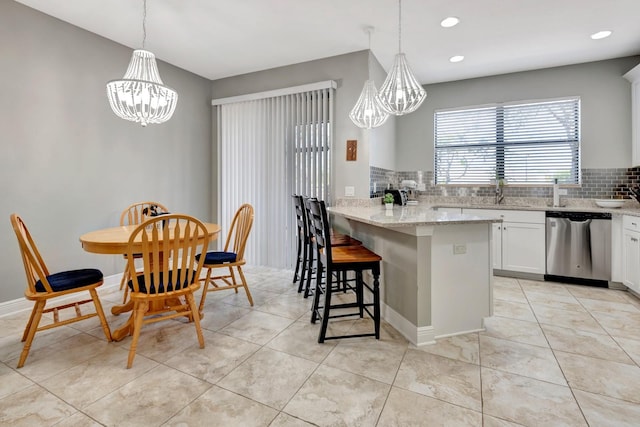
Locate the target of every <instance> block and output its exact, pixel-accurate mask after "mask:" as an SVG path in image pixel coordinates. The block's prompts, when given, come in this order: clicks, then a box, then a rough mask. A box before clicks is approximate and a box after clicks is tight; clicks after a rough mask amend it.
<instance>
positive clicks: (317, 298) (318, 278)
mask: <svg viewBox="0 0 640 427" xmlns="http://www.w3.org/2000/svg"><path fill="white" fill-rule="evenodd" d="M317 264H318V265H317V266H316V291H315V292H314V294H313V305H312V306H311V323H316V320H318V310H319V307H320V294H321V293H322V283H321V281H322V264H321V263H320V262H318V263H317ZM307 288H308V287H307ZM307 290H308V289H307ZM305 294H306V293H305ZM305 298H306V295H305Z"/></svg>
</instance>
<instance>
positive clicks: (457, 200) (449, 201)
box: [336, 196, 640, 217]
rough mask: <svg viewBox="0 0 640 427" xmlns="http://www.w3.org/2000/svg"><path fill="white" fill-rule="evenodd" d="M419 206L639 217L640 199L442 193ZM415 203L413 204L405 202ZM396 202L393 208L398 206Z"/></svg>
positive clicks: (342, 203) (349, 203) (356, 202)
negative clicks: (611, 202)
mask: <svg viewBox="0 0 640 427" xmlns="http://www.w3.org/2000/svg"><path fill="white" fill-rule="evenodd" d="M418 201H419V204H418V206H417V207H418V208H423V209H435V208H439V207H443V208H444V207H448V208H463V209H464V208H466V209H496V210H501V209H506V210H520V211H542V212H545V211H561V212H606V213H610V214H612V215H631V216H637V217H640V203H638V202H636V201H635V200H632V199H625V201H624V205H623V206H622V207H620V208H615V209H612V208H601V207H599V206H597V205H596V203H595V200H593V199H572V198H562V199H561V200H560V201H561V206H560V207H552V206H551V203H550V201H549V199H545V198H541V197H506V198H505V200H504V202H503V203H501V204H499V205H496V204H495V203H494V201H493V197H445V196H442V197H441V196H421V197H419V198H418ZM336 202H337V203H336V207H338V208H345V207H359V208H367V207H368V208H373V209H383V205H382V200H381V198H379V197H378V198H371V199H349V198H338V200H337V201H336ZM405 207H415V206H405ZM400 208H401V207H400V206H395V209H400Z"/></svg>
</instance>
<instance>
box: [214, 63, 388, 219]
mask: <svg viewBox="0 0 640 427" xmlns="http://www.w3.org/2000/svg"><path fill="white" fill-rule="evenodd" d="M367 60H368V51H360V52H355V53H350V54H346V55H339V56H334V57H331V58H324V59H318V60H315V61H309V62H304V63H300V64H294V65H290V66H286V67H278V68H273V69H270V70H264V71H258V72H255V73H250V74H243V75H240V76H234V77H228V78H224V79H220V80H215V81H213V82H212V84H211V96H212V98H214V99H218V98H226V97H230V96H237V95H245V94H251V93H257V92H263V91H268V90H274V89H281V88H286V87H291V86H298V85H304V84H307V83H314V82H319V81H325V80H335V81H336V82H337V85H338V89H337V91H336V102H335V126H334V138H335V139H334V144H333V157H332V160H333V163H332V165H331V166H332V168H333V174H332V191H333V195H334V197H341V196H343V195H344V187H345V186H347V185H349V186H354V187H355V191H356V192H355V194H356V197H359V198H368V197H369V137H370V135H369V134H368V132H370V131H366V130H365V131H363V130H361V129H359V128H358V127H357V126H355V125H354V124H353V123H352V122H351V120H350V119H349V111H351V108H353V106H354V105H355V103H356V101H357V100H358V97H359V96H360V92H361V90H362V86H363V84H364V82H365V80H366V78H367ZM373 63H374V64H373V67H374V68H373V69H374V73H376V74H375V75H376V76H377V77H376V83H377V85H378V86H380V85H381V84H382V80H381V79H380V78H379V76H380V74H381V73H382V72H383V71H382V67H381V66H380V64H379V63H378V62H377V61H373ZM214 118H215V117H214ZM384 126H388V129H391V130H392V131H393V129H394V127H393V126H394V120H393V119H389V121H388V123H386V124H385V125H384ZM213 128H214V135H215V132H216V130H215V120H214V125H213ZM380 132H388V131H380ZM371 138H372V139H373V136H372V137H371ZM349 139H356V140H358V159H357V161H350V162H347V161H346V141H347V140H349ZM214 156H215V155H214ZM213 184H214V188H215V185H216V181H215V179H214V182H213ZM213 203H214V205H215V201H214V202H213ZM214 207H215V206H214ZM214 212H215V211H214Z"/></svg>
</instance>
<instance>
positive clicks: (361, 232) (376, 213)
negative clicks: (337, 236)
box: [328, 206, 501, 345]
mask: <svg viewBox="0 0 640 427" xmlns="http://www.w3.org/2000/svg"><path fill="white" fill-rule="evenodd" d="M328 211H329V212H330V213H331V215H332V220H333V223H334V226H336V227H338V228H343V229H348V231H349V232H350V233H351V235H352V236H354V237H355V238H357V239H359V240H361V241H362V243H363V244H364V245H365V246H366V247H367V248H369V249H371V250H373V251H374V252H376V253H377V254H379V255H380V256H382V275H381V301H382V304H381V305H382V317H383V318H384V319H385V320H386V321H387V322H388V323H389V324H391V325H392V326H393V327H394V328H396V329H397V330H398V331H400V332H401V333H402V334H403V335H404V336H405V337H406V338H407V339H408V340H409V341H410V342H411V343H413V344H415V345H424V344H430V343H433V342H434V341H435V339H436V338H441V337H446V336H452V335H458V334H463V333H467V332H472V331H478V330H482V329H483V319H484V318H485V317H488V316H491V315H492V314H493V295H492V280H493V279H492V278H493V276H492V260H491V244H492V242H491V239H492V231H491V229H492V223H494V222H500V221H501V220H500V219H498V218H486V217H480V216H476V215H466V214H451V213H447V212H438V211H436V210H433V209H431V208H430V207H427V206H403V207H401V206H394V209H393V210H389V211H386V210H385V209H384V207H383V206H374V207H332V208H329V209H328Z"/></svg>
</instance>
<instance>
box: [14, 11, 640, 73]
mask: <svg viewBox="0 0 640 427" xmlns="http://www.w3.org/2000/svg"><path fill="white" fill-rule="evenodd" d="M17 1H19V2H20V3H23V4H25V5H27V6H30V7H32V8H34V9H37V10H40V11H42V12H44V13H46V14H49V15H51V16H54V17H56V18H59V19H61V20H63V21H66V22H69V23H71V24H73V25H76V26H78V27H80V28H84V29H86V30H88V31H91V32H93V33H96V34H99V35H101V36H103V37H106V38H108V39H111V40H114V41H116V42H118V43H121V44H123V45H126V46H129V47H131V48H139V47H141V45H142V9H143V8H142V0H107V1H105V0H17ZM451 15H453V16H457V17H458V18H460V20H461V22H460V24H458V25H457V26H456V27H453V28H448V29H447V28H442V27H441V26H440V25H439V23H440V21H441V20H442V19H443V18H445V17H447V16H451ZM639 18H640V0H404V1H403V2H402V50H403V51H404V52H405V53H406V55H407V58H408V60H409V64H410V65H411V67H412V69H413V70H414V73H415V74H416V75H417V77H418V80H419V81H420V82H421V83H423V84H428V83H436V82H443V81H452V80H460V79H465V78H472V77H480V76H487V75H494V74H502V73H510V72H515V71H524V70H531V69H538V68H546V67H553V66H559V65H567V64H575V63H581V62H589V61H596V60H602V59H609V58H617V57H622V56H630V55H638V54H640V24H639V23H638V19H639ZM366 26H373V27H375V33H374V34H373V37H372V51H373V53H374V54H375V56H376V57H377V58H378V60H379V61H380V63H381V64H382V66H383V67H385V69H387V70H388V69H389V67H390V65H391V63H392V62H393V56H394V55H395V53H397V49H398V2H397V1H396V0H148V1H147V42H146V48H147V49H148V50H150V51H152V52H154V53H155V54H156V56H157V57H158V58H159V59H162V60H163V61H166V62H169V63H171V64H173V65H176V66H178V67H180V68H183V69H186V70H189V71H191V72H193V73H195V74H198V75H200V76H203V77H206V78H208V79H212V80H215V79H219V78H222V77H228V76H234V75H238V74H244V73H249V72H253V71H259V70H264V69H269V68H274V67H279V66H283V65H289V64H295V63H299V62H304V61H309V60H313V59H318V58H324V57H329V56H334V55H339V54H344V53H349V52H354V51H359V50H363V49H367V47H368V39H367V35H366V33H365V32H364V30H363V29H364V28H365V27H366ZM600 30H611V31H613V34H612V35H611V37H609V38H606V39H603V40H591V38H590V37H589V35H590V34H592V33H595V32H597V31H600ZM453 55H464V56H465V60H464V61H462V62H460V63H457V64H452V63H450V62H449V58H450V57H451V56H453ZM376 83H378V85H379V84H381V83H382V82H376Z"/></svg>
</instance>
